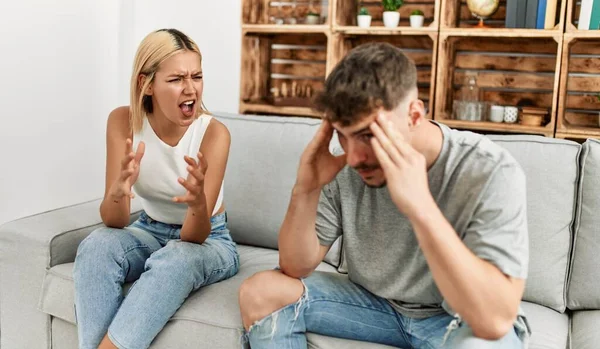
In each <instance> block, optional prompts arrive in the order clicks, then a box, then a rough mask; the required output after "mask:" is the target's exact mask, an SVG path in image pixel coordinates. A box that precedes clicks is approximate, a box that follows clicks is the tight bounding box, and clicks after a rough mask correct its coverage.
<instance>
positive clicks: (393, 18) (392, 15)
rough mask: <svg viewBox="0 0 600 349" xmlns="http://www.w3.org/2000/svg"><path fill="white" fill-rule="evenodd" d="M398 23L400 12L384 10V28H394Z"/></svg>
mask: <svg viewBox="0 0 600 349" xmlns="http://www.w3.org/2000/svg"><path fill="white" fill-rule="evenodd" d="M398 23H400V12H398V11H385V12H383V25H384V26H385V27H386V28H396V27H397V26H398Z"/></svg>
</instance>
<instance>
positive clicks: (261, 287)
mask: <svg viewBox="0 0 600 349" xmlns="http://www.w3.org/2000/svg"><path fill="white" fill-rule="evenodd" d="M303 292H304V286H303V285H302V282H301V281H300V280H298V279H294V278H290V277H289V276H286V275H284V274H283V273H281V272H279V271H275V270H269V271H262V272H259V273H256V274H254V275H253V276H251V277H249V278H248V279H246V280H244V282H243V283H242V285H241V286H240V290H239V302H240V311H241V313H242V317H243V320H244V325H245V326H246V327H248V326H249V325H251V324H252V323H254V322H256V321H258V320H260V319H262V318H264V317H266V316H267V315H269V314H271V313H273V312H275V311H276V310H278V309H281V308H283V307H285V306H287V305H290V304H292V303H294V302H296V301H298V300H299V299H300V297H301V296H302V294H303Z"/></svg>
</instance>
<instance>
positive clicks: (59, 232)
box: [0, 200, 139, 348]
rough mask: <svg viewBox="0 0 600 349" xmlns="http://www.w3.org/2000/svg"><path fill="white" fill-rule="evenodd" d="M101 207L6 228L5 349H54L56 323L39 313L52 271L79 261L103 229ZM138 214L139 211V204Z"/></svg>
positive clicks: (0, 318)
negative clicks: (84, 245)
mask: <svg viewBox="0 0 600 349" xmlns="http://www.w3.org/2000/svg"><path fill="white" fill-rule="evenodd" d="M100 203H101V200H94V201H89V202H85V203H81V204H77V205H73V206H69V207H64V208H60V209H56V210H52V211H48V212H44V213H40V214H36V215H33V216H29V217H26V218H22V219H18V220H15V221H12V222H8V223H6V224H4V225H2V226H0V277H1V278H2V279H1V280H0V333H2V336H1V337H0V347H2V348H50V347H51V346H50V345H51V343H50V317H49V316H48V315H47V314H44V313H42V312H41V311H39V310H38V303H39V299H40V292H41V289H42V284H43V280H44V276H45V274H46V270H47V269H49V268H51V267H53V266H55V265H58V264H63V263H69V262H73V261H74V260H75V255H76V253H77V247H78V246H79V243H80V242H81V241H82V240H83V239H85V237H86V236H88V235H89V234H90V233H91V232H92V231H93V230H94V229H96V228H98V227H99V226H101V224H102V220H101V218H100V212H99V207H100ZM132 211H133V212H135V211H139V205H138V204H137V203H136V202H135V201H134V202H133V203H132ZM134 218H135V215H134V216H133V217H132V219H134Z"/></svg>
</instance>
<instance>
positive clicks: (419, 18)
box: [410, 10, 425, 28]
mask: <svg viewBox="0 0 600 349" xmlns="http://www.w3.org/2000/svg"><path fill="white" fill-rule="evenodd" d="M424 21H425V15H424V13H423V11H421V10H414V11H413V12H411V13H410V26H411V27H413V28H421V27H422V26H423V22H424Z"/></svg>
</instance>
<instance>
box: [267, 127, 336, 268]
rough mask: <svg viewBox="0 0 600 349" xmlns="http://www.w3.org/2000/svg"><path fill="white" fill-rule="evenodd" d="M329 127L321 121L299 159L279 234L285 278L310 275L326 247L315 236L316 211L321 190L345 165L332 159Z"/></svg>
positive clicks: (280, 258)
mask: <svg viewBox="0 0 600 349" xmlns="http://www.w3.org/2000/svg"><path fill="white" fill-rule="evenodd" d="M332 136H333V127H332V126H331V124H330V123H329V122H328V121H326V120H324V121H323V122H322V124H321V127H320V128H319V130H318V131H317V133H316V135H315V137H314V138H313V139H312V141H311V142H310V143H309V144H308V146H307V147H306V149H305V150H304V152H303V154H302V157H301V158H300V165H299V167H298V175H297V178H296V184H295V185H294V189H293V190H292V197H291V200H290V205H289V207H288V211H287V213H286V216H285V219H284V221H283V224H282V225H281V229H280V231H279V266H280V268H281V270H282V271H283V273H285V274H286V275H288V276H291V277H295V278H300V277H304V276H307V275H308V274H310V273H311V272H312V271H313V270H315V268H316V267H317V266H318V265H319V263H320V262H321V261H322V260H323V258H324V257H325V255H326V254H327V252H328V251H329V247H330V246H322V245H321V244H320V243H319V239H318V237H317V233H316V226H315V225H316V220H317V207H318V206H319V197H320V194H321V190H322V188H323V187H324V186H325V185H326V184H328V183H330V182H331V181H332V180H333V179H334V178H335V176H336V175H337V174H338V172H340V170H341V169H342V168H343V167H344V165H345V164H346V157H345V155H341V156H333V155H332V154H331V153H330V152H329V142H330V141H331V138H332Z"/></svg>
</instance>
